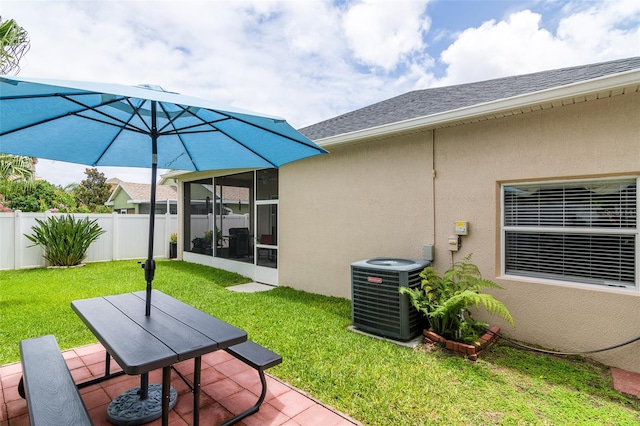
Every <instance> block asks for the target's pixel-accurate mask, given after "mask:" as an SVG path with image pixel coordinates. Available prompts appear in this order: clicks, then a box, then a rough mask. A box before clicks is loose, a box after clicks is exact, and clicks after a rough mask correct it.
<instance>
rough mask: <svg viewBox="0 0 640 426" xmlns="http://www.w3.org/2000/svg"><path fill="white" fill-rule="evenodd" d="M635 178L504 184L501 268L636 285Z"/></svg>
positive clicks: (515, 272)
mask: <svg viewBox="0 0 640 426" xmlns="http://www.w3.org/2000/svg"><path fill="white" fill-rule="evenodd" d="M637 180H638V179H637V178H632V179H617V180H599V181H579V182H576V181H571V182H560V183H557V182H556V183H542V184H522V185H521V184H517V185H504V186H503V190H502V196H503V212H504V213H503V214H504V216H503V229H502V231H503V244H504V259H503V265H504V272H505V273H506V274H509V275H517V276H526V277H538V278H547V279H552V280H561V281H569V282H576V283H587V284H597V285H606V286H614V287H630V288H634V287H636V286H637V282H638V277H637V276H636V273H637V266H636V264H637V262H638V255H637V250H638V242H637V240H638V226H637V222H638V197H637V189H636V188H637Z"/></svg>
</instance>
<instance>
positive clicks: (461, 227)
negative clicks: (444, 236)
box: [456, 220, 469, 235]
mask: <svg viewBox="0 0 640 426" xmlns="http://www.w3.org/2000/svg"><path fill="white" fill-rule="evenodd" d="M468 233H469V222H467V221H466V220H465V221H462V220H459V221H457V222H456V235H467V234H468Z"/></svg>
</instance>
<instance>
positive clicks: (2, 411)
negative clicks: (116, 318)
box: [0, 344, 359, 426]
mask: <svg viewBox="0 0 640 426" xmlns="http://www.w3.org/2000/svg"><path fill="white" fill-rule="evenodd" d="M63 355H64V358H65V360H66V362H67V365H68V366H69V369H70V371H71V374H72V376H73V378H74V379H75V381H76V383H79V382H83V381H86V380H88V379H91V378H93V377H96V376H100V375H101V374H103V373H104V364H105V358H106V351H105V349H104V348H103V347H102V345H100V344H95V345H90V346H83V347H80V348H75V349H71V350H68V351H65V352H63ZM284 362H286V359H285V360H284ZM111 366H112V371H118V369H119V367H118V365H117V364H116V363H115V362H112V363H111ZM175 367H176V368H177V369H178V371H180V373H181V374H182V375H184V376H185V377H186V378H187V379H188V380H191V379H192V378H193V361H192V360H190V361H184V362H182V363H180V364H176V365H175ZM21 376H22V366H21V364H20V363H19V362H18V363H14V364H8V365H4V366H2V367H0V391H1V394H0V397H1V398H0V426H28V425H29V424H30V423H29V415H28V412H27V404H26V402H25V400H23V399H22V398H20V396H19V395H18V383H19V381H20V377H21ZM161 380H162V374H161V370H157V371H153V372H151V373H150V374H149V382H150V383H160V382H161ZM171 384H172V386H173V387H174V388H175V389H176V391H177V392H178V402H177V404H176V406H175V407H174V409H173V410H172V411H171V412H170V413H169V424H170V425H171V426H185V425H191V424H193V396H192V394H191V392H190V390H189V388H188V387H187V385H186V384H185V383H184V382H183V381H182V380H181V379H180V378H179V377H178V375H177V374H176V373H175V372H172V380H171ZM136 386H140V381H139V377H138V376H126V375H124V376H120V377H117V378H115V379H111V380H107V381H105V382H102V383H100V384H97V385H93V386H90V387H87V388H84V389H82V390H81V395H82V399H83V400H84V403H85V406H86V407H87V409H88V410H89V414H90V415H91V419H92V421H93V423H94V425H95V426H101V425H110V424H111V423H109V422H108V421H107V418H106V412H107V406H108V405H109V403H110V402H111V400H112V399H113V398H115V397H116V396H118V395H120V394H121V393H122V392H124V391H126V390H128V389H130V388H132V387H136ZM267 388H268V392H267V396H266V398H265V400H264V402H263V404H262V405H261V407H260V411H258V412H257V413H256V414H254V415H252V416H249V417H247V418H245V419H244V420H243V421H242V422H240V423H237V424H238V425H246V426H250V425H260V426H262V425H274V426H276V425H283V426H300V425H302V426H315V425H317V426H331V425H334V426H350V425H358V424H359V423H358V422H356V421H354V420H352V419H350V418H349V417H348V416H346V415H344V414H341V413H339V412H337V411H335V410H333V409H331V408H330V407H327V406H326V405H324V404H322V403H320V402H318V401H316V400H314V399H313V398H310V397H309V396H307V395H305V394H304V393H303V392H302V391H300V390H298V389H295V388H294V387H292V386H290V385H288V384H287V383H284V382H282V381H280V380H278V379H276V378H274V377H272V376H270V375H268V374H267ZM259 394H260V379H259V376H258V372H257V371H255V370H254V369H252V368H251V367H248V366H247V365H245V364H244V363H242V362H241V361H238V360H237V359H235V358H234V357H232V356H231V355H229V354H227V353H226V352H225V351H217V352H213V353H211V354H208V355H205V356H203V357H202V386H201V394H200V424H202V425H217V424H220V423H222V422H223V421H225V420H227V419H229V418H231V417H232V416H233V415H235V414H238V413H240V412H242V411H244V410H245V409H247V408H249V407H250V406H252V405H253V404H255V402H256V401H257V399H258V395H259ZM147 424H148V425H152V426H156V425H160V424H161V421H160V419H157V420H154V421H153V422H150V423H147Z"/></svg>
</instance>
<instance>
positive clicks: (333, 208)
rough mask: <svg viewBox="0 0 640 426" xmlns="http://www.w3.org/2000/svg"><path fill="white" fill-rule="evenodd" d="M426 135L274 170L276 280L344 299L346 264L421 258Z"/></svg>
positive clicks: (426, 234) (427, 183)
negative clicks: (277, 240)
mask: <svg viewBox="0 0 640 426" xmlns="http://www.w3.org/2000/svg"><path fill="white" fill-rule="evenodd" d="M431 148H432V147H431V132H422V133H416V134H412V135H409V136H405V137H403V138H400V139H389V140H382V141H378V142H374V143H367V144H360V145H356V146H352V147H348V148H345V149H332V150H331V153H330V154H329V155H322V156H319V157H315V158H311V159H307V160H302V161H298V162H295V163H292V164H290V165H286V166H284V167H282V168H281V169H280V206H279V208H280V224H281V225H280V243H279V249H280V265H279V284H280V285H286V286H291V287H294V288H298V289H303V290H306V291H309V292H314V293H321V294H329V295H335V296H340V297H350V294H351V283H350V265H351V263H353V262H355V261H358V260H362V259H367V258H371V257H378V256H393V257H405V258H421V257H422V245H423V244H426V243H430V242H432V241H433V228H432V222H433V221H432V217H433V215H432V214H431V213H430V212H431V207H430V206H431V205H432V195H431V194H432V179H431V170H432V168H431Z"/></svg>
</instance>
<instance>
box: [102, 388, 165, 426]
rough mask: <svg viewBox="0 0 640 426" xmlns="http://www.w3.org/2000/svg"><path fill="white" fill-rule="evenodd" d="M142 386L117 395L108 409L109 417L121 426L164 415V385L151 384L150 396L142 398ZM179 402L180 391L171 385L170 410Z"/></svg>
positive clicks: (138, 423)
mask: <svg viewBox="0 0 640 426" xmlns="http://www.w3.org/2000/svg"><path fill="white" fill-rule="evenodd" d="M139 392H140V387H135V388H132V389H129V390H128V391H126V392H125V393H123V394H121V395H119V396H117V397H116V398H115V399H114V400H113V401H111V404H109V408H108V409H107V419H108V420H109V421H110V422H111V423H113V424H115V425H120V426H133V425H140V424H143V423H148V422H150V421H152V420H155V419H157V418H160V417H162V385H161V384H152V385H149V396H148V398H147V399H144V400H141V399H140V395H139ZM176 402H178V393H177V392H176V390H175V389H174V388H173V387H171V390H170V392H169V410H171V409H172V408H173V407H174V406H175V405H176Z"/></svg>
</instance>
